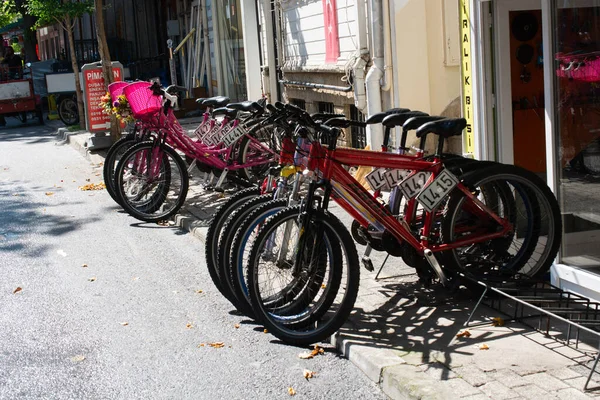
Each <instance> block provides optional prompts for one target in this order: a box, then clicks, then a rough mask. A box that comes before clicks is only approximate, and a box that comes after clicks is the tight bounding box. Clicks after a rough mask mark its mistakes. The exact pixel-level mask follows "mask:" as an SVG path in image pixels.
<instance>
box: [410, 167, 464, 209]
mask: <svg viewBox="0 0 600 400" xmlns="http://www.w3.org/2000/svg"><path fill="white" fill-rule="evenodd" d="M458 182H459V181H458V178H457V177H456V176H454V175H453V174H452V173H450V172H448V170H443V171H442V172H441V173H440V174H439V175H438V176H437V177H436V178H435V179H434V181H433V182H431V183H430V184H429V185H427V187H426V188H425V189H423V191H421V193H419V195H418V196H417V201H418V202H419V203H421V205H422V206H423V208H424V209H426V210H427V211H429V212H431V211H433V210H434V209H435V208H436V207H437V206H439V205H440V203H441V202H442V201H444V198H445V197H446V195H447V194H448V193H450V191H451V190H452V189H454V187H455V186H456V185H458Z"/></svg>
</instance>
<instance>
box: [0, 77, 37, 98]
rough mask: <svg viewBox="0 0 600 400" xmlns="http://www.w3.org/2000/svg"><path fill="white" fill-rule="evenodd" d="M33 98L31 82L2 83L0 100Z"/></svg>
mask: <svg viewBox="0 0 600 400" xmlns="http://www.w3.org/2000/svg"><path fill="white" fill-rule="evenodd" d="M22 97H31V91H30V88H29V81H24V82H7V83H0V100H11V99H17V98H22Z"/></svg>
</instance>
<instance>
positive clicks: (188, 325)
mask: <svg viewBox="0 0 600 400" xmlns="http://www.w3.org/2000/svg"><path fill="white" fill-rule="evenodd" d="M185 327H186V328H188V329H192V328H193V327H194V325H192V324H190V323H188V324H187V325H186V326H185Z"/></svg>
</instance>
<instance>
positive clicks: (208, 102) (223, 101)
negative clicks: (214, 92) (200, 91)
mask: <svg viewBox="0 0 600 400" xmlns="http://www.w3.org/2000/svg"><path fill="white" fill-rule="evenodd" d="M227 103H229V97H225V96H217V97H209V98H208V99H205V100H204V101H203V102H202V105H203V106H206V107H215V108H217V107H224V106H226V105H227Z"/></svg>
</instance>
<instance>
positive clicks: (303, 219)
mask: <svg viewBox="0 0 600 400" xmlns="http://www.w3.org/2000/svg"><path fill="white" fill-rule="evenodd" d="M318 188H324V193H323V198H322V199H320V205H319V206H316V207H315V201H318V200H319V199H318V198H317V196H315V191H316V190H317V189H318ZM330 196H331V184H330V183H329V182H328V181H321V182H315V181H313V182H311V183H310V184H309V185H308V194H307V196H306V199H305V201H304V205H303V207H302V208H301V212H300V216H299V226H298V228H299V231H298V240H297V241H296V246H295V248H294V266H293V270H292V274H293V276H298V275H299V274H300V271H301V270H302V266H303V265H302V264H303V259H302V257H303V254H304V251H303V250H304V248H305V246H307V245H310V243H307V241H308V238H307V235H306V232H307V230H308V229H309V228H310V223H311V221H315V220H314V219H313V215H314V214H315V210H318V209H320V210H326V209H327V207H328V206H329V198H330ZM290 222H292V221H290ZM315 222H317V221H315ZM286 231H287V227H286ZM322 240H323V229H315V235H314V236H313V243H312V246H313V251H314V250H315V248H316V247H317V246H318V245H319V244H320V243H321V242H322ZM313 254H318V252H314V253H313Z"/></svg>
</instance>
